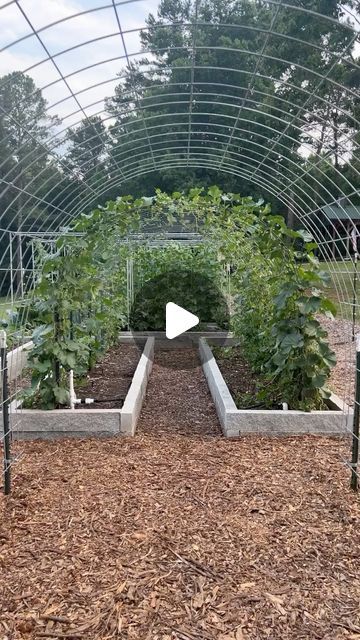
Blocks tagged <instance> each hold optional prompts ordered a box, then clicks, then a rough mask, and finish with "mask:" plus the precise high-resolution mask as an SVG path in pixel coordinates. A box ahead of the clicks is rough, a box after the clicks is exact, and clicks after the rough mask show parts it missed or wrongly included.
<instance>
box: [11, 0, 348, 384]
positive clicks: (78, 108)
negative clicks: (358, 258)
mask: <svg viewBox="0 0 360 640" xmlns="http://www.w3.org/2000/svg"><path fill="white" fill-rule="evenodd" d="M231 4H232V5H233V6H234V7H235V8H236V5H238V4H239V3H236V2H234V3H231ZM303 4H304V3H300V2H298V1H297V0H289V1H287V2H286V1H285V0H284V1H282V0H268V2H267V3H266V8H267V13H266V21H265V20H263V18H262V14H261V19H260V18H259V20H256V19H254V20H253V21H250V22H248V23H245V21H244V23H241V22H236V21H235V20H231V19H224V20H218V21H217V23H216V28H218V29H225V30H226V31H227V33H228V34H229V40H230V42H227V43H226V42H223V41H221V42H216V43H215V44H214V43H213V42H212V41H211V37H212V35H213V32H214V29H215V26H214V23H213V21H212V20H205V19H204V17H203V15H204V14H203V9H204V6H206V5H207V2H206V0H192V2H191V3H190V5H191V10H190V12H189V14H188V16H187V18H186V19H183V20H182V21H180V22H179V21H176V20H175V19H174V20H172V21H171V20H166V19H165V20H163V22H158V23H154V24H153V23H152V24H151V25H150V26H149V24H147V23H146V22H145V18H146V14H147V12H148V8H149V9H151V10H153V11H154V10H156V3H155V2H151V1H149V2H140V1H139V0H126V1H124V0H122V1H117V0H111V2H110V1H109V0H103V2H102V3H101V2H100V0H99V6H92V7H86V8H84V10H83V11H77V12H75V13H73V14H65V15H64V14H63V15H61V17H56V16H55V19H53V20H49V21H48V23H46V22H43V23H41V22H40V21H39V17H38V16H37V15H36V13H35V5H36V3H34V2H33V3H31V2H25V1H24V0H12V1H10V2H6V3H3V4H2V5H1V6H0V24H1V22H3V23H4V24H7V23H8V21H11V20H12V21H13V23H14V24H16V23H17V22H20V21H21V25H22V27H21V30H20V32H19V33H18V35H17V36H16V37H15V38H14V39H12V40H9V39H6V38H7V35H6V34H7V31H6V30H4V33H5V36H4V40H3V42H2V44H1V49H0V60H3V61H4V62H3V64H2V68H3V69H5V71H6V72H12V71H15V70H19V68H20V69H21V71H22V72H23V73H25V74H28V75H30V76H33V77H34V78H36V80H37V84H38V86H39V88H40V89H41V90H42V91H43V93H44V95H46V97H47V99H48V103H47V106H46V113H47V114H48V115H52V114H54V112H56V110H59V109H60V111H61V123H60V124H57V125H56V127H55V129H54V127H53V126H52V124H51V125H50V124H49V125H46V126H45V129H46V130H47V132H46V133H47V135H46V136H44V138H38V137H37V136H36V135H34V134H33V133H32V124H33V123H32V122H31V121H29V122H25V123H24V122H22V123H21V127H20V128H21V130H22V133H23V136H24V140H26V141H27V142H24V143H23V144H22V145H20V146H19V148H18V149H17V150H16V149H11V148H10V151H9V155H7V154H6V150H7V149H8V148H9V147H8V146H7V145H8V144H9V140H8V139H7V136H6V134H5V136H4V137H3V139H2V142H3V143H4V145H5V146H4V149H5V154H2V157H1V158H0V180H1V202H2V203H4V206H2V209H1V213H0V240H1V242H2V246H3V247H4V250H3V252H2V255H1V257H0V281H1V286H2V295H5V298H6V299H5V301H3V302H2V306H1V307H0V309H1V308H4V307H8V306H9V305H8V302H9V301H10V302H11V303H13V302H14V298H16V297H17V302H19V298H20V299H25V298H26V297H27V296H28V292H27V290H26V287H25V288H23V285H22V284H21V282H23V279H22V278H20V291H18V292H16V285H14V277H13V274H12V273H11V270H12V268H11V269H10V264H11V265H13V261H14V253H16V248H14V242H15V240H16V239H17V238H19V237H20V241H19V247H20V249H19V248H18V251H20V253H21V247H22V242H21V238H22V237H23V236H24V234H28V237H29V238H31V234H33V233H36V234H40V233H44V234H49V235H48V238H50V241H51V234H54V237H55V234H57V233H58V231H59V229H60V228H61V227H63V228H66V226H67V225H68V224H69V222H70V221H71V220H72V219H74V218H75V217H76V216H77V215H78V214H79V213H80V212H82V211H84V210H85V211H86V210H88V209H89V208H91V207H92V206H93V205H94V204H97V202H101V201H102V200H103V199H104V198H105V197H106V194H107V193H108V192H109V191H110V190H111V189H113V190H114V189H116V188H120V187H122V188H126V183H127V182H129V181H131V180H133V179H134V178H140V177H141V176H144V177H146V176H147V175H149V174H151V173H153V172H159V173H161V172H166V171H169V170H185V171H191V170H198V169H202V170H204V171H207V172H209V173H210V174H211V175H212V176H213V177H214V181H216V176H217V175H218V174H220V173H221V174H224V175H229V176H233V177H234V178H236V179H238V180H246V181H247V182H248V183H249V184H252V185H254V186H255V187H257V188H258V189H264V190H265V192H266V193H268V194H270V195H272V196H274V197H276V198H277V199H278V201H279V202H280V203H281V204H282V206H283V208H284V212H287V211H290V213H291V215H292V216H294V217H295V218H296V219H297V220H298V221H300V222H301V225H302V226H304V227H305V228H306V229H307V230H308V231H310V232H311V233H312V234H313V236H314V237H315V240H316V241H317V243H318V245H319V251H320V254H321V257H322V258H323V259H324V260H325V261H327V262H328V269H329V272H330V273H331V275H332V278H333V283H334V287H335V290H336V296H337V300H338V303H339V308H340V313H341V315H343V317H344V318H347V317H348V313H347V309H348V307H349V305H351V304H352V302H353V294H354V291H353V290H351V291H350V292H349V290H348V288H347V278H348V273H347V267H348V265H349V263H350V262H349V261H350V260H352V259H353V252H352V246H353V242H354V240H353V237H352V232H353V229H354V221H353V220H352V218H351V217H350V215H349V211H348V207H347V204H346V202H347V201H348V200H349V199H350V200H351V199H353V198H354V197H356V196H357V195H358V194H359V180H360V174H359V164H358V157H359V138H358V126H359V115H358V114H359V111H358V106H357V107H356V105H358V100H359V94H358V86H356V82H355V86H353V85H351V86H350V85H348V84H346V83H345V82H343V81H342V79H341V78H340V79H339V77H338V75H337V70H338V67H339V65H340V64H343V65H344V66H345V67H346V69H347V70H348V71H350V72H351V73H353V74H354V75H355V77H357V78H358V77H359V76H358V75H357V76H356V74H358V73H359V64H358V61H357V56H358V51H359V49H358V47H359V24H360V20H359V15H358V13H357V12H356V6H351V3H350V4H349V5H346V4H343V5H342V6H341V7H342V9H341V16H340V18H334V16H333V15H331V13H330V12H329V13H328V14H327V15H325V14H324V13H322V12H321V11H319V10H316V7H317V4H316V3H315V4H314V5H312V6H313V8H312V9H310V8H306V7H304V6H303ZM254 6H255V7H256V6H257V4H256V3H255V4H254ZM319 6H321V3H319ZM259 7H260V5H259ZM141 11H143V14H141ZM131 12H132V14H131ZM134 12H138V24H136V26H134ZM130 14H131V19H130V17H129V16H130ZM255 15H256V14H255ZM259 16H260V13H259ZM293 19H294V20H295V19H296V20H300V19H301V20H304V21H305V20H308V21H309V22H308V24H310V25H311V23H312V22H314V23H315V21H319V22H320V24H321V25H322V26H323V30H324V32H325V33H328V34H330V35H331V33H332V30H335V29H336V30H338V32H339V33H340V35H341V37H342V42H343V46H341V47H340V49H337V50H336V51H335V50H334V51H333V50H332V49H331V47H329V41H330V36H329V38H328V39H327V38H326V37H322V38H319V39H318V40H315V39H314V38H313V37H310V36H309V37H307V32H306V29H303V30H301V31H300V32H299V33H298V34H297V35H294V33H293V32H292V31H291V28H290V24H291V20H293ZM81 20H90V23H89V24H91V25H93V22H92V23H91V20H93V21H96V23H97V25H98V28H97V30H96V33H94V35H93V37H89V38H86V37H84V36H80V33H78V32H77V31H76V25H77V24H78V23H81ZM265 22H266V24H265ZM287 24H288V25H289V27H287ZM71 29H73V30H74V32H75V38H74V37H73V39H72V41H69V45H68V46H67V45H66V37H64V41H63V42H62V43H61V45H60V46H58V47H57V49H55V48H54V46H51V43H52V34H56V33H57V34H59V33H63V34H64V35H65V36H69V33H70V32H71ZM169 29H170V30H171V31H172V32H173V33H179V34H181V35H183V34H184V33H185V34H186V38H185V41H184V42H183V44H180V45H177V46H173V47H171V50H170V48H166V47H161V46H155V47H154V46H152V47H147V46H146V44H145V45H143V46H140V42H139V37H140V33H141V32H143V33H145V34H148V35H149V33H150V32H152V33H157V34H161V33H162V32H165V31H166V30H169ZM15 31H16V30H15ZM76 34H77V35H76ZM204 34H205V35H204ZM244 34H245V36H244ZM207 35H208V36H209V38H210V42H208V41H205V43H204V42H203V40H204V37H205V36H207ZM246 37H248V40H246ZM253 37H261V41H260V42H259V43H258V46H256V47H255V48H253V49H251V48H249V47H248V46H245V44H244V38H245V42H248V43H249V42H250V38H253ZM242 38H243V40H242ZM205 40H206V38H205ZM145 42H147V40H146V38H145ZM234 43H235V44H234ZM274 43H277V44H278V51H279V53H276V51H275V49H276V47H274ZM285 45H291V46H292V47H293V49H294V51H295V50H296V48H302V50H304V51H306V52H312V53H313V54H314V59H315V60H316V54H318V55H319V56H320V59H321V60H323V61H324V69H325V70H324V71H323V70H319V69H318V68H317V67H316V64H315V63H314V64H313V65H311V64H307V61H305V62H304V63H303V62H302V61H299V60H298V59H296V56H295V53H294V56H293V57H292V54H291V50H290V49H289V48H287V49H286V46H285ZM94 47H99V50H100V55H97V56H95V58H94V55H93V51H94ZM101 47H104V48H105V50H104V54H102V53H101ZM106 47H107V48H106ZM283 47H285V51H286V55H284V56H282V55H281V52H282V50H283ZM34 48H36V55H35V54H34V53H33V50H34ZM19 51H22V52H24V51H25V54H24V57H23V59H22V58H21V57H20V61H21V64H20V66H19V65H18V66H15V64H14V63H12V62H11V58H10V59H9V56H11V55H13V58H14V60H15V61H18V57H19V55H18V52H19ZM274 51H275V52H274ZM87 52H90V54H91V55H89V58H90V59H89V60H88V59H87ZM176 52H177V53H178V55H179V58H181V56H182V55H184V58H185V60H186V64H181V63H178V62H177V64H176V72H175V66H172V64H171V62H169V57H170V54H171V56H174V54H175V53H176ZM207 55H208V56H209V57H210V58H211V56H215V58H214V59H216V56H223V58H224V60H226V61H227V64H215V63H214V64H211V63H209V61H208V59H207V58H206V56H207ZM17 56H18V57H17ZM71 56H76V64H75V63H74V58H73V64H72V66H71V64H69V63H68V62H67V61H68V60H71ZM245 57H246V64H247V65H248V67H246V65H245V63H244V61H245ZM93 58H94V59H93ZM28 59H30V62H28ZM159 59H160V60H161V61H162V63H163V64H162V65H160V66H159V65H158V64H156V62H157V60H159ZM8 60H10V61H8ZM307 60H310V61H311V58H310V56H309V57H308V58H307ZM318 60H319V59H318ZM270 64H273V65H277V69H278V75H277V76H276V78H273V77H271V76H270V75H269V72H268V68H269V65H270ZM136 65H137V66H136ZM105 71H106V72H107V75H108V77H106V74H105ZM290 71H291V72H292V73H290ZM102 72H104V75H105V77H102ZM138 72H139V73H138ZM43 73H44V78H46V79H44V80H42V78H41V76H42V74H43ZM171 74H172V75H171ZM179 74H180V75H181V74H183V75H182V76H181V78H180V79H179V78H178V75H179ZM214 74H216V77H217V78H218V76H219V74H221V76H222V78H221V82H219V81H218V80H217V81H212V78H211V76H212V75H214ZM296 74H298V75H296ZM100 76H101V77H100ZM294 77H295V79H296V82H295V81H294ZM299 77H301V78H303V80H302V82H298V79H299ZM39 78H40V80H41V81H39ZM169 78H170V80H169ZM270 80H271V81H275V92H273V93H272V92H271V91H270V90H269V86H268V84H267V83H268V82H269V81H270ZM115 83H116V84H120V85H122V87H123V88H122V96H123V98H124V109H123V113H120V116H121V117H120V121H121V118H122V117H125V118H130V117H132V118H133V120H134V122H135V125H134V123H131V121H130V122H127V124H125V125H124V126H122V125H121V122H120V124H119V122H115V124H114V117H113V114H111V113H109V111H108V108H107V106H106V104H104V96H105V95H108V93H111V91H112V90H113V88H114V84H115ZM148 84H151V89H152V91H151V94H147V93H146V91H145V88H146V86H147V85H148ZM164 87H165V90H164ZM5 90H6V87H5ZM331 90H336V91H338V92H340V93H341V94H342V95H343V96H345V98H346V99H345V100H344V102H345V103H347V105H348V106H347V108H343V106H342V105H338V114H339V117H341V118H343V119H345V120H346V121H347V132H346V134H344V131H343V129H342V127H341V124H338V125H335V126H333V124H331V125H330V124H329V123H327V121H326V115H324V114H326V113H329V112H330V110H331V109H332V107H333V104H332V102H331V99H330V98H329V97H328V96H329V95H330V94H331ZM295 92H296V95H297V99H294V95H295ZM91 96H92V97H91ZM271 100H273V104H272V107H271V109H270V108H269V109H267V107H266V105H267V104H268V102H269V101H270V102H271ZM319 105H320V106H321V107H322V108H323V112H321V113H320V112H319V117H318V124H317V126H314V127H313V128H310V130H307V131H306V139H305V140H304V139H303V133H304V131H305V129H306V127H307V124H308V119H307V116H308V114H309V112H311V109H313V108H315V107H317V108H318V109H319ZM354 105H355V107H354ZM20 107H21V105H20ZM167 110H168V111H167ZM209 114H210V115H211V119H212V122H211V127H209ZM264 115H266V122H264ZM94 116H97V117H99V118H101V120H102V122H103V123H104V125H105V127H112V129H111V135H112V138H113V139H116V145H115V147H114V149H113V151H112V153H111V163H112V164H111V171H109V174H108V176H107V179H106V180H105V181H104V179H103V177H101V178H95V179H92V180H91V181H90V180H88V179H87V177H86V174H87V168H88V160H87V158H86V156H85V155H83V156H81V155H80V157H79V163H80V169H81V175H74V174H72V181H71V188H70V192H69V183H68V176H69V173H70V174H71V172H72V169H71V167H70V166H69V159H68V156H67V153H66V151H67V149H66V138H67V134H68V132H69V129H70V128H73V127H76V126H79V125H81V123H88V124H89V125H90V122H91V118H92V117H94ZM4 119H5V120H6V121H7V122H11V123H12V124H13V125H14V126H17V125H19V126H20V123H19V122H17V120H16V115H15V114H14V112H13V110H11V109H10V110H7V109H6V108H5V107H4V105H3V104H1V103H0V122H3V121H4ZM328 124H329V127H330V128H331V127H332V140H333V139H334V137H335V138H336V137H337V138H341V144H340V145H339V149H338V150H337V158H336V163H335V165H336V166H334V163H333V153H334V149H333V146H332V141H331V139H329V140H325V141H323V146H322V154H321V162H320V161H318V162H317V163H316V173H315V175H312V174H311V172H310V169H309V167H308V166H304V162H303V160H304V157H305V156H306V154H308V153H309V152H310V151H312V150H313V148H314V146H316V144H317V143H318V142H319V131H320V130H321V129H322V127H323V129H322V130H326V127H327V125H328ZM254 125H256V127H257V131H256V135H253V134H252V126H254ZM299 136H300V138H299ZM299 139H300V140H301V144H300V145H299V148H298V149H295V146H296V143H297V141H299ZM29 140H32V141H33V143H34V144H36V145H37V148H38V149H41V150H42V151H43V153H44V154H45V157H46V162H45V164H44V167H43V169H42V171H40V173H39V174H38V175H36V177H35V176H32V175H31V169H32V167H33V166H34V165H35V164H36V159H34V157H33V154H32V152H31V149H30V151H28V150H27V149H28V147H27V143H28V141H29ZM91 140H92V142H93V143H94V144H95V143H99V144H103V140H102V136H101V135H100V134H99V133H96V132H95V133H94V136H93V138H92V139H91V138H90V139H89V141H90V142H91ZM289 149H291V153H289ZM16 151H18V154H16ZM10 155H11V159H12V160H14V158H15V162H16V158H17V157H21V162H20V163H19V164H18V172H17V179H16V180H14V167H13V166H11V167H10V168H9V158H10ZM345 162H346V163H347V165H348V166H349V168H350V169H351V171H349V172H348V174H347V175H344V174H343V173H342V166H343V164H344V163H345ZM49 166H53V167H56V169H57V171H58V175H59V180H58V181H57V183H56V185H54V184H53V182H52V179H51V176H50V175H49ZM329 172H330V173H329ZM329 175H330V177H329ZM29 176H30V177H29ZM39 178H40V180H39ZM335 181H338V184H337V185H336V189H335V191H336V195H334V182H335ZM339 185H340V186H339ZM55 191H56V193H57V197H56V201H55V202H54V193H55ZM40 205H41V206H44V207H45V208H46V209H47V211H48V212H50V213H51V219H50V221H49V220H47V219H46V216H45V217H44V218H43V219H40V218H39V213H38V207H39V206H40ZM324 207H332V210H333V212H334V214H333V217H332V218H331V219H330V220H329V221H327V224H326V225H324V224H323V211H324ZM14 211H16V215H17V217H18V218H17V222H16V221H14V217H13V212H14ZM19 220H20V221H21V224H20V226H19V228H16V226H17V225H18V222H19ZM8 238H11V239H12V240H11V241H10V242H8V241H7V239H8ZM26 256H27V257H26V258H25V261H24V262H25V264H23V265H22V267H21V269H22V268H23V269H25V271H26V270H31V269H32V268H33V266H32V264H31V260H32V257H31V256H32V252H28V253H27V254H26ZM334 257H335V258H338V260H337V264H335V263H334V260H333V259H334ZM21 262H22V261H21ZM339 263H340V268H339ZM29 282H30V280H29ZM16 293H17V296H16ZM19 294H20V295H19ZM17 339H18V338H17ZM19 339H21V338H19ZM345 340H349V355H348V358H349V361H350V359H351V358H352V355H351V345H350V341H351V336H346V337H345ZM350 386H351V381H350V380H349V388H350Z"/></svg>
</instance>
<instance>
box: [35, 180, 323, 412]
mask: <svg viewBox="0 0 360 640" xmlns="http://www.w3.org/2000/svg"><path fill="white" fill-rule="evenodd" d="M174 225H176V226H177V227H179V226H180V227H181V228H183V229H184V230H188V231H193V232H194V231H196V232H198V233H199V234H200V235H201V238H202V242H201V243H200V244H199V246H197V247H195V248H194V247H186V246H185V247H184V246H180V245H179V244H177V243H171V244H167V245H165V246H162V245H161V242H159V243H158V245H157V246H155V247H154V246H153V244H152V243H150V242H149V239H148V235H147V230H149V229H151V230H152V231H153V230H154V229H155V230H156V233H157V238H158V240H160V239H161V235H162V234H163V233H164V232H166V230H171V229H172V228H174ZM70 232H77V233H76V235H75V234H72V233H70ZM316 249H317V247H316V244H315V243H314V242H313V240H312V238H311V237H310V236H309V234H308V233H306V232H305V231H294V230H292V229H289V228H287V226H286V224H285V221H284V219H283V218H282V217H281V216H274V215H272V214H271V211H270V208H269V207H268V206H266V205H264V203H263V201H258V202H255V201H254V200H252V199H251V198H242V197H241V196H240V195H238V194H225V193H222V191H221V190H220V189H218V188H217V187H212V188H210V189H208V190H206V191H205V190H203V189H200V188H198V189H192V190H191V191H190V192H189V193H188V194H183V193H180V192H176V193H174V194H172V195H168V194H165V193H163V192H161V191H160V190H158V191H157V192H156V196H155V197H154V198H141V199H138V200H134V199H133V198H132V197H131V196H127V197H122V198H118V199H117V200H116V201H111V202H108V203H107V204H106V206H105V207H103V208H101V207H99V208H97V209H95V210H94V211H93V212H91V213H90V214H86V215H82V216H81V217H80V218H79V219H78V220H76V221H75V222H74V223H73V224H72V226H71V228H70V229H69V233H68V234H65V235H64V237H63V238H61V239H60V240H58V242H57V245H56V252H55V254H53V255H47V254H46V252H45V255H44V250H43V249H42V260H41V261H42V268H41V275H40V277H39V279H38V283H37V286H36V289H35V291H34V297H33V300H32V303H31V305H32V306H31V317H32V318H33V325H34V334H33V341H34V348H33V350H32V352H31V355H30V366H31V369H32V384H31V388H30V389H28V390H27V391H26V402H27V403H28V404H31V405H34V404H35V405H36V406H41V407H43V408H47V409H50V408H53V407H56V406H60V405H63V404H66V403H67V402H68V372H69V370H70V369H72V370H73V371H74V373H75V375H78V376H82V375H84V373H86V371H88V369H89V368H90V367H91V366H92V365H93V364H94V362H96V361H97V360H98V359H99V358H100V357H101V354H102V353H103V352H104V350H106V349H107V348H108V347H109V346H110V345H111V344H112V343H113V342H115V341H116V340H117V336H118V332H119V331H120V330H121V329H122V328H124V327H125V326H126V324H127V321H128V317H127V314H128V307H127V284H126V283H127V272H126V266H127V261H128V259H129V258H131V260H132V262H133V264H134V272H135V299H136V292H137V291H138V292H139V294H140V296H141V295H143V293H144V287H145V289H146V285H147V283H152V282H153V281H154V279H157V278H160V279H161V282H162V286H161V287H159V289H161V291H158V292H155V293H156V295H154V296H153V299H150V300H148V301H147V303H146V304H142V305H138V306H136V305H135V311H134V312H133V315H132V318H131V321H132V323H133V325H134V327H133V328H136V329H140V330H146V329H158V328H163V327H164V324H163V323H164V315H165V311H164V302H166V301H168V300H173V301H175V302H178V301H179V300H180V302H179V304H182V303H183V305H184V306H188V307H189V308H190V309H191V310H192V311H193V312H196V313H197V314H198V315H199V316H200V317H201V319H203V320H204V321H206V322H214V321H215V322H217V323H218V325H219V326H221V323H222V322H223V321H224V318H225V314H222V313H218V309H217V302H216V300H215V299H212V298H211V296H209V295H207V293H206V295H204V291H202V292H201V290H200V291H198V292H197V293H196V295H195V293H194V290H192V288H191V286H190V284H191V279H190V280H189V281H187V280H186V278H185V279H184V281H183V283H181V278H180V279H178V282H176V281H175V279H174V277H172V274H174V273H184V272H186V273H188V274H189V273H190V274H191V273H194V274H197V275H199V274H200V275H203V276H204V277H206V278H207V279H208V280H209V279H210V280H211V282H212V283H213V285H214V290H217V289H219V290H221V291H224V290H225V287H226V291H227V293H226V295H227V298H228V304H229V307H230V309H231V320H230V322H231V327H230V328H231V329H232V331H233V332H234V334H235V336H237V337H238V338H239V340H240V345H241V346H240V348H241V350H242V352H243V354H244V356H245V358H246V359H247V361H248V363H249V364H250V366H251V368H252V370H253V371H254V373H256V374H257V373H261V375H262V376H263V378H264V380H266V393H267V394H270V395H272V396H273V397H279V398H281V400H282V401H283V402H288V403H289V405H290V407H291V408H293V409H303V410H311V409H316V408H322V407H323V406H324V401H325V400H326V398H328V397H329V391H328V389H327V380H328V378H329V374H330V371H331V368H332V367H333V366H334V364H335V356H334V353H333V352H332V351H331V349H330V347H329V345H328V342H327V335H326V332H325V330H324V329H323V327H322V325H321V319H320V317H321V314H326V315H330V316H332V315H333V314H335V307H334V305H333V303H332V302H331V301H330V300H328V299H327V297H326V295H325V294H324V290H325V288H326V285H327V276H326V274H325V273H324V272H323V271H322V269H321V263H320V262H319V260H318V259H317V257H316V255H315V253H316ZM226 273H227V274H229V273H231V276H230V283H229V282H228V280H227V278H228V277H229V276H226V275H225V274H226ZM189 283H190V284H189ZM182 285H183V286H182ZM176 294H177V295H176ZM179 296H180V298H179ZM224 328H228V327H224Z"/></svg>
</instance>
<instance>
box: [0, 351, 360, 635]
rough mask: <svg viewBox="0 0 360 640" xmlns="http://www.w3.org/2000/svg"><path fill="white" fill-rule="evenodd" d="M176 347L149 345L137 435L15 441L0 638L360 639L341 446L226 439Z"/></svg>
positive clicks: (1, 540)
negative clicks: (151, 353)
mask: <svg viewBox="0 0 360 640" xmlns="http://www.w3.org/2000/svg"><path fill="white" fill-rule="evenodd" d="M187 357H192V358H193V359H194V362H195V359H196V355H195V353H193V354H190V353H187V356H186V358H187ZM184 358H185V355H184V353H174V352H160V353H158V354H157V355H156V358H155V363H154V369H153V374H152V376H151V377H150V383H149V387H148V394H147V399H146V404H145V407H144V410H143V412H142V416H141V420H140V425H139V429H138V432H137V435H136V436H135V437H134V438H119V439H104V440H99V439H91V440H83V441H76V440H67V441H62V442H59V441H57V442H52V443H51V442H33V443H18V444H17V445H16V447H17V449H18V451H19V452H20V451H22V452H23V453H24V457H23V458H22V459H21V461H19V462H18V463H17V464H16V465H15V466H14V483H13V486H14V490H13V493H12V495H11V496H10V497H9V498H7V499H5V498H4V497H3V496H1V497H0V567H1V569H0V638H1V640H5V639H7V640H18V639H20V638H23V639H26V640H34V639H35V638H59V639H60V638H73V639H75V638H81V639H87V640H107V639H110V638H111V639H113V638H123V639H136V640H212V639H214V640H244V639H245V640H265V639H266V640H315V639H322V640H356V639H358V638H360V610H359V600H360V576H359V553H360V538H359V523H360V503H359V498H358V496H356V495H355V494H353V493H352V492H351V491H350V489H349V472H348V469H347V468H345V466H344V465H343V464H341V459H348V458H349V443H348V442H346V441H341V440H338V439H331V438H316V437H311V436H307V437H297V438H279V439H276V438H273V439H270V438H268V439H265V438H264V439H262V438H259V437H247V438H244V439H237V440H225V439H223V438H222V437H221V436H220V432H219V427H218V422H217V418H216V414H215V410H214V407H213V404H212V402H211V398H210V396H209V393H208V391H207V386H206V382H205V380H204V377H203V374H202V372H201V369H200V367H199V366H198V367H197V368H195V369H193V370H189V369H187V368H184V365H185V360H184ZM174 361H177V362H178V369H177V370H174V369H170V368H167V367H166V366H165V367H164V365H167V364H169V362H172V364H173V363H174ZM195 363H196V362H195Z"/></svg>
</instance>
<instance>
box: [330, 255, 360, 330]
mask: <svg viewBox="0 0 360 640" xmlns="http://www.w3.org/2000/svg"><path fill="white" fill-rule="evenodd" d="M321 268H322V270H323V271H327V273H328V274H329V276H330V279H331V283H330V286H329V287H328V289H327V291H326V293H327V296H328V297H329V298H330V299H331V300H333V301H334V302H335V304H336V305H337V308H338V316H339V317H341V318H345V319H347V320H351V319H352V314H353V300H354V264H353V263H352V262H350V261H346V262H345V261H331V262H322V263H321ZM356 321H357V322H360V261H359V263H358V265H357V285H356Z"/></svg>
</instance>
